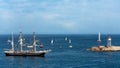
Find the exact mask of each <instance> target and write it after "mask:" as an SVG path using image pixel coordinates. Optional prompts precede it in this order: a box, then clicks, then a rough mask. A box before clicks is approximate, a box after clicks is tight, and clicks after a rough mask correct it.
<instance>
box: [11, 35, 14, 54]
mask: <svg viewBox="0 0 120 68" xmlns="http://www.w3.org/2000/svg"><path fill="white" fill-rule="evenodd" d="M11 45H12V51H13V52H14V37H13V33H12V40H11Z"/></svg>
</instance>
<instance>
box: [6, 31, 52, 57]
mask: <svg viewBox="0 0 120 68" xmlns="http://www.w3.org/2000/svg"><path fill="white" fill-rule="evenodd" d="M18 42H19V49H17V50H15V49H14V37H13V33H12V40H11V46H12V49H10V50H5V51H4V53H5V55H6V56H40V57H44V56H45V54H46V53H48V52H50V51H51V50H39V51H37V50H36V46H37V40H36V36H35V33H33V42H32V45H29V46H27V45H26V46H27V47H28V48H32V50H23V38H22V32H20V36H19V41H18Z"/></svg>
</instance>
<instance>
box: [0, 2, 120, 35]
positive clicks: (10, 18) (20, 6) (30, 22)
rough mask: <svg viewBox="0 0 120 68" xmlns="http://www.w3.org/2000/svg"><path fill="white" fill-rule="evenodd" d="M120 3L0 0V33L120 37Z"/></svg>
mask: <svg viewBox="0 0 120 68" xmlns="http://www.w3.org/2000/svg"><path fill="white" fill-rule="evenodd" d="M119 29H120V0H0V34H10V33H11V32H14V33H19V32H20V31H22V32H23V33H25V34H31V33H32V32H36V33H37V34H97V33H98V32H101V33H103V34H120V30H119Z"/></svg>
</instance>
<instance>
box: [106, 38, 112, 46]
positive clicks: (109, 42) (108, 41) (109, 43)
mask: <svg viewBox="0 0 120 68" xmlns="http://www.w3.org/2000/svg"><path fill="white" fill-rule="evenodd" d="M111 40H112V39H111V37H108V40H107V46H111Z"/></svg>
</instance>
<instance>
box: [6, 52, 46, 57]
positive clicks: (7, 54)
mask: <svg viewBox="0 0 120 68" xmlns="http://www.w3.org/2000/svg"><path fill="white" fill-rule="evenodd" d="M5 55H6V56H39V57H44V56H45V52H43V53H5Z"/></svg>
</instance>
